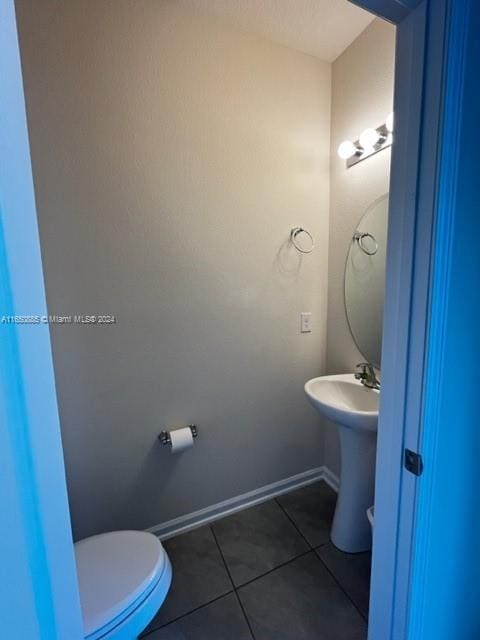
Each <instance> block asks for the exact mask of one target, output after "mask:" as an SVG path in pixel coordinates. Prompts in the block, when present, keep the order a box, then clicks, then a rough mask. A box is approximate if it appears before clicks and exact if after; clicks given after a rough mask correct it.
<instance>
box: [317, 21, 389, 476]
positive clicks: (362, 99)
mask: <svg viewBox="0 0 480 640" xmlns="http://www.w3.org/2000/svg"><path fill="white" fill-rule="evenodd" d="M394 58H395V27H393V26H392V25H390V24H388V23H387V22H384V21H382V20H379V19H377V20H374V22H372V23H371V24H370V25H369V26H368V27H367V28H366V29H365V31H363V32H362V33H361V34H360V36H359V37H358V38H357V39H356V40H355V41H354V42H353V43H352V44H351V45H350V46H349V47H348V49H346V50H345V51H344V53H343V54H342V55H341V56H340V57H338V58H337V59H336V60H335V62H334V63H333V65H332V128H331V164H330V171H331V177H330V241H329V246H330V249H329V263H328V339H327V345H328V346H327V369H328V372H329V373H345V372H348V371H353V368H354V367H355V365H356V364H357V363H358V362H362V361H363V360H364V356H362V354H361V353H360V352H359V351H358V349H357V347H356V345H355V342H354V341H353V338H352V335H351V333H350V329H349V327H348V323H347V316H346V313H345V298H344V274H345V262H346V258H347V252H348V249H349V246H350V242H351V238H352V234H353V232H354V230H355V228H356V227H357V225H358V223H359V221H360V219H361V218H362V216H363V213H364V212H365V210H366V209H367V207H368V206H369V205H370V204H371V203H372V202H373V201H375V200H376V199H377V198H379V197H380V196H381V195H383V194H384V193H386V192H388V188H389V186H388V185H389V178H390V149H386V150H384V151H381V152H380V153H377V154H376V155H374V156H371V157H370V158H368V159H366V160H365V161H364V162H360V163H358V164H356V165H355V166H353V167H351V168H350V169H347V168H346V165H345V161H344V160H341V158H339V157H338V155H337V147H338V145H339V144H340V143H341V142H342V141H343V140H346V139H350V140H356V139H357V138H358V136H359V134H360V133H361V132H362V131H363V130H364V129H366V128H367V127H377V126H379V125H380V124H383V123H384V122H385V118H386V116H387V115H388V114H389V113H390V111H392V108H393V79H394ZM325 464H326V465H327V466H329V467H330V468H331V469H332V470H333V471H335V472H337V473H338V471H339V447H338V435H337V430H336V428H335V427H333V426H332V425H326V427H325Z"/></svg>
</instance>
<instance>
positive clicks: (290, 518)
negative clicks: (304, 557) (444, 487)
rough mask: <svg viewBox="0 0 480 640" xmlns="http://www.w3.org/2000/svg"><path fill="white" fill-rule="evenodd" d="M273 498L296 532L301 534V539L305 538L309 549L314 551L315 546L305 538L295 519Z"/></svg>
mask: <svg viewBox="0 0 480 640" xmlns="http://www.w3.org/2000/svg"><path fill="white" fill-rule="evenodd" d="M274 500H275V502H276V503H277V504H278V506H279V507H280V509H281V510H282V512H283V513H284V514H285V515H286V516H287V518H288V520H289V521H290V522H291V524H293V526H294V527H295V530H296V531H297V533H299V534H300V535H301V537H302V538H303V540H305V542H306V543H307V545H308V547H309V548H310V551H315V547H312V545H311V544H310V542H309V541H308V540H307V538H306V537H305V536H304V535H303V533H302V532H301V531H300V529H299V528H298V526H297V523H296V522H295V520H294V519H293V518H292V517H291V516H290V514H289V513H288V512H287V511H286V509H284V508H283V506H282V505H281V504H280V502H279V501H278V500H277V498H274Z"/></svg>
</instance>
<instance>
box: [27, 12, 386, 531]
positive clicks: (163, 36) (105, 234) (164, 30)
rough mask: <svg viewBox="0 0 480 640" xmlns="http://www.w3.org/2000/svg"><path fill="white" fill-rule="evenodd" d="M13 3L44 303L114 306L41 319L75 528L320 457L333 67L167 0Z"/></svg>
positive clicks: (222, 491)
mask: <svg viewBox="0 0 480 640" xmlns="http://www.w3.org/2000/svg"><path fill="white" fill-rule="evenodd" d="M17 13H18V19H19V27H20V38H21V50H22V61H23V68H24V78H25V89H26V98H27V109H28V118H29V129H30V137H31V147H32V156H33V166H34V177H35V185H36V197H37V202H38V211H39V224H40V233H41V241H42V251H43V260H44V269H45V276H46V289H47V298H48V306H49V310H50V313H52V314H61V315H64V314H91V313H94V314H100V313H110V314H115V315H116V317H117V323H116V324H115V325H113V326H80V325H66V326H60V325H54V326H52V327H51V335H52V341H53V350H54V362H55V374H56V383H57V390H58V398H59V405H60V415H61V423H62V435H63V444H64V449H65V457H66V465H67V475H68V486H69V497H70V506H71V512H72V518H73V525H74V534H75V537H77V538H78V537H83V536H86V535H89V534H93V533H96V532H99V531H103V530H108V529H115V528H122V527H132V528H137V527H138V528H144V527H149V526H152V525H155V524H157V523H160V522H162V521H165V520H168V519H170V518H173V517H176V516H179V515H182V514H185V513H188V512H191V511H193V510H195V509H199V508H202V507H205V506H208V505H211V504H213V503H216V502H218V501H221V500H225V499H227V498H229V497H232V496H235V495H238V494H241V493H243V492H246V491H249V490H252V489H255V488H257V487H260V486H262V485H265V484H267V483H270V482H274V481H277V480H279V479H282V478H285V477H289V476H291V475H293V474H296V473H299V472H302V471H304V470H306V469H309V468H312V467H316V466H319V465H320V464H322V462H323V431H322V430H321V428H320V427H319V419H318V417H317V415H316V414H315V412H314V411H313V409H311V408H310V407H309V406H308V404H307V402H306V401H305V397H304V393H303V384H304V382H305V381H306V380H307V379H308V378H310V377H312V376H315V375H319V374H321V373H323V372H324V371H325V357H326V319H327V316H326V314H327V260H328V211H329V149H330V102H331V96H330V65H328V64H326V63H322V62H320V61H318V60H317V59H315V58H313V57H309V56H307V55H304V54H302V53H299V52H295V51H293V50H289V49H287V48H285V47H281V46H278V45H275V44H272V43H270V42H268V41H266V40H262V39H260V38H257V37H253V36H250V35H248V34H246V33H243V32H240V31H235V30H232V29H230V28H227V27H225V26H224V25H222V24H221V23H219V22H216V21H215V20H214V19H211V18H204V17H202V16H201V15H197V14H194V13H193V12H191V11H190V12H189V11H187V10H185V9H182V8H181V7H179V6H178V5H176V4H175V3H172V2H150V1H148V0H135V1H134V0H103V1H102V2H88V3H87V2H60V3H59V2H57V1H54V0H36V1H35V2H34V3H32V2H30V1H28V0H19V1H18V2H17ZM366 60H367V59H366ZM340 64H343V63H342V62H341V63H340ZM337 91H338V89H337ZM336 100H337V99H336ZM334 106H335V108H338V107H337V101H334ZM383 111H385V109H383V110H382V111H381V112H382V114H383ZM350 113H353V112H350ZM358 113H361V105H359V108H358ZM369 115H372V114H369ZM366 120H367V121H366V124H371V117H368V118H367V119H366ZM376 120H377V118H374V121H375V122H376ZM335 122H336V123H337V129H336V131H337V132H338V131H339V129H338V126H339V124H340V123H341V122H342V119H341V118H340V119H338V118H337V120H335ZM357 124H358V126H357V125H356V126H355V127H354V131H357V130H358V127H360V126H361V125H360V124H359V123H357ZM349 133H350V131H349V130H348V129H347V130H345V131H342V135H344V136H346V135H349ZM374 162H376V161H374ZM334 188H338V187H334ZM368 199H369V196H368V195H367V194H366V195H365V198H364V200H365V201H368ZM355 200H356V201H357V203H358V206H359V208H361V206H362V200H361V199H360V201H359V200H358V199H355ZM341 204H342V203H341V202H338V203H337V208H336V209H335V210H334V221H335V224H337V222H338V221H337V217H338V213H337V214H336V213H335V212H340V211H341V209H342V207H341ZM297 224H301V225H304V226H306V227H308V228H309V229H310V230H311V231H312V232H313V233H314V235H315V236H316V240H317V248H316V250H315V252H314V253H313V254H312V255H310V256H307V257H304V258H303V259H300V257H299V256H298V254H296V253H295V252H294V251H293V250H292V249H291V248H290V247H289V246H288V243H287V239H288V234H289V230H290V228H291V227H292V226H294V225H297ZM347 226H348V225H347ZM331 240H332V241H333V240H334V237H333V236H332V239H331ZM332 264H333V267H334V268H335V263H334V262H333V263H332ZM301 311H312V312H313V314H314V331H313V333H311V334H300V332H299V316H300V312H301ZM332 339H334V340H336V338H335V336H333V338H332ZM340 362H342V360H341V359H340V361H339V363H340ZM189 422H196V423H198V425H199V429H200V437H199V438H198V441H197V442H196V444H195V446H194V448H193V449H191V450H189V451H187V452H185V453H184V454H182V455H178V456H172V455H170V454H169V452H168V450H166V449H162V447H161V446H160V445H159V443H158V441H157V434H158V433H159V431H160V430H162V429H163V428H165V427H171V426H175V425H183V424H186V423H189Z"/></svg>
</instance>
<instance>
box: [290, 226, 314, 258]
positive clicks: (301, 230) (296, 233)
mask: <svg viewBox="0 0 480 640" xmlns="http://www.w3.org/2000/svg"><path fill="white" fill-rule="evenodd" d="M301 233H305V234H306V235H307V236H308V237H309V238H310V242H311V246H310V247H309V248H308V249H302V247H301V246H300V245H299V244H298V241H297V236H299V235H300V234H301ZM290 240H291V241H292V244H293V246H294V247H295V249H296V250H297V251H300V253H312V251H313V250H314V248H315V240H314V239H313V236H312V234H311V233H310V231H307V230H306V229H304V228H303V227H293V229H292V230H291V231H290Z"/></svg>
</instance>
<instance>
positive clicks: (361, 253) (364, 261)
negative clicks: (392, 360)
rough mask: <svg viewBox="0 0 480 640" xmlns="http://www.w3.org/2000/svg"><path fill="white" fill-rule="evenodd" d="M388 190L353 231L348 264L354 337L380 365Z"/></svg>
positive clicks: (348, 298)
mask: <svg viewBox="0 0 480 640" xmlns="http://www.w3.org/2000/svg"><path fill="white" fill-rule="evenodd" d="M387 221H388V193H387V194H385V195H384V196H382V197H381V198H379V199H378V200H375V202H373V203H372V204H371V205H370V206H369V207H368V209H367V210H366V212H365V213H364V215H363V217H362V219H361V220H360V222H359V224H358V227H357V228H356V229H355V231H354V233H353V234H352V241H351V244H350V249H349V251H348V255H347V264H346V267H345V307H346V311H347V319H348V324H349V326H350V331H351V332H352V336H353V339H354V340H355V343H356V345H357V347H358V349H359V350H360V351H361V353H362V355H363V356H364V358H365V360H367V361H368V362H371V363H372V364H374V365H375V366H377V367H380V361H381V350H382V325H383V300H384V290H385V258H386V245H387Z"/></svg>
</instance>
